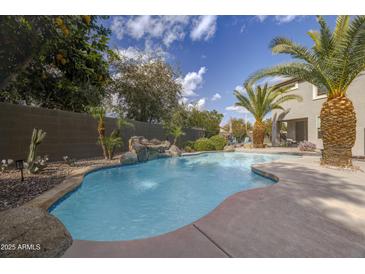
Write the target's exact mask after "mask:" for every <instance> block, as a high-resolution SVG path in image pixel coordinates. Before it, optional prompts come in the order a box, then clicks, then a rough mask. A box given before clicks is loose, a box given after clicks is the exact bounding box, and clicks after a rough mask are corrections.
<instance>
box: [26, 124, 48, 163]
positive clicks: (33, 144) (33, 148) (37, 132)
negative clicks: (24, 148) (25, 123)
mask: <svg viewBox="0 0 365 274" xmlns="http://www.w3.org/2000/svg"><path fill="white" fill-rule="evenodd" d="M44 137H46V132H44V131H43V130H41V129H38V128H35V129H33V134H32V139H31V141H30V146H29V154H28V159H27V163H28V165H32V163H33V162H34V160H35V158H36V152H37V147H38V145H39V144H40V143H41V142H42V141H43V139H44Z"/></svg>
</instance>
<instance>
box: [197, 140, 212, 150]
mask: <svg viewBox="0 0 365 274" xmlns="http://www.w3.org/2000/svg"><path fill="white" fill-rule="evenodd" d="M194 149H195V150H196V151H209V150H215V147H214V145H213V144H212V142H211V141H210V140H209V139H208V138H200V139H198V140H196V141H195V143H194Z"/></svg>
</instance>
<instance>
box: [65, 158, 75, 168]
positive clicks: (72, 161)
mask: <svg viewBox="0 0 365 274" xmlns="http://www.w3.org/2000/svg"><path fill="white" fill-rule="evenodd" d="M62 159H63V161H64V163H65V164H66V165H69V166H75V163H76V159H73V158H70V157H68V156H63V157H62Z"/></svg>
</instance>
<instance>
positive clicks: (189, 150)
mask: <svg viewBox="0 0 365 274" xmlns="http://www.w3.org/2000/svg"><path fill="white" fill-rule="evenodd" d="M184 150H185V152H194V149H193V148H192V147H191V146H186V147H185V148H184Z"/></svg>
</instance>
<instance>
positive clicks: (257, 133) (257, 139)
mask: <svg viewBox="0 0 365 274" xmlns="http://www.w3.org/2000/svg"><path fill="white" fill-rule="evenodd" d="M264 138H265V125H264V123H263V122H261V121H256V122H255V125H254V126H253V147H254V148H263V147H264Z"/></svg>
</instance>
